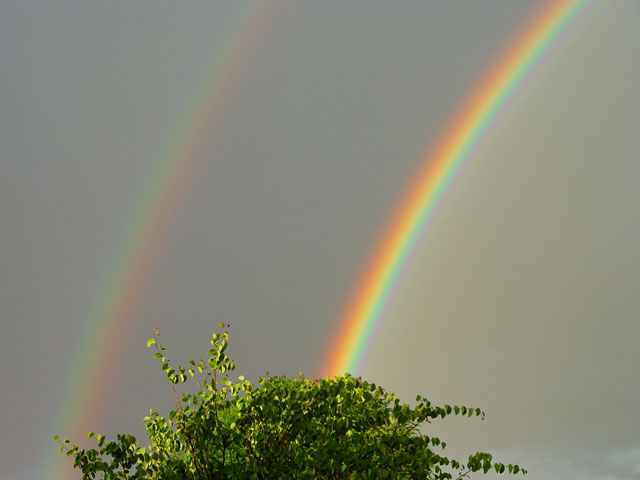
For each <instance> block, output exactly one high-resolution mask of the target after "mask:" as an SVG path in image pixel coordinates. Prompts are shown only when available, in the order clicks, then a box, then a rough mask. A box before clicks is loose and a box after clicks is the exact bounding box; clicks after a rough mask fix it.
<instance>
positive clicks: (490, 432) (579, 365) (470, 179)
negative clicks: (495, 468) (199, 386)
mask: <svg viewBox="0 0 640 480" xmlns="http://www.w3.org/2000/svg"><path fill="white" fill-rule="evenodd" d="M538 6H539V2H537V1H524V0H518V1H506V0H500V1H498V0H487V1H484V2H473V1H458V2H450V1H444V0H439V1H430V2H421V1H395V2H384V1H371V0H366V1H365V0H350V1H349V2H343V1H332V0H328V1H324V2H313V1H295V2H294V1H282V2H272V3H261V2H244V1H242V2H241V1H238V2H221V1H217V2H205V1H202V2H196V1H193V2H191V1H190V2H181V3H180V4H179V5H178V4H176V3H175V2H172V1H164V0H160V1H153V2H151V1H147V0H144V1H139V2H125V1H118V0H117V1H114V2H80V1H66V0H65V1H57V0H56V1H38V0H30V1H26V2H17V1H16V2H12V1H3V2H0V60H1V61H0V105H1V108H0V238H1V242H0V338H1V340H2V341H1V342H0V365H1V366H2V368H1V369H0V385H2V388H1V393H0V480H32V479H45V478H46V479H50V478H57V476H60V472H63V473H62V477H61V478H77V477H78V476H77V475H76V476H72V475H71V474H70V473H69V471H68V470H64V466H63V465H67V467H68V463H67V464H65V463H64V457H63V456H62V455H59V454H57V453H56V451H57V446H56V443H55V442H54V441H53V440H52V437H53V435H55V434H60V435H64V436H66V437H70V436H71V435H72V434H73V432H72V430H73V429H78V428H82V429H83V430H82V431H84V432H86V431H88V430H94V431H97V432H103V433H106V434H108V435H115V434H116V433H133V434H135V435H136V436H138V438H139V439H141V440H142V442H143V443H144V442H145V440H146V436H145V434H144V428H143V423H142V417H143V416H145V415H146V414H147V413H148V410H149V408H155V409H157V410H158V411H159V412H160V413H168V411H169V409H170V408H172V406H173V400H174V399H173V396H172V392H171V389H170V387H169V385H168V384H167V383H166V382H165V381H163V379H164V376H163V373H162V372H161V371H160V368H159V364H158V363H157V362H154V359H153V358H151V352H150V351H148V350H147V349H146V348H145V344H146V339H147V338H148V337H150V336H152V335H153V327H154V326H158V327H159V330H160V333H161V335H162V337H161V338H162V340H163V342H164V344H165V346H166V347H167V349H168V356H169V358H170V359H171V360H173V361H175V362H178V363H180V362H181V363H186V361H188V360H189V359H199V358H202V357H203V356H204V355H205V354H206V349H207V347H208V338H209V337H210V334H211V332H212V331H213V330H215V329H216V328H217V324H218V322H219V321H224V322H228V323H230V324H231V327H230V333H231V346H230V354H231V356H232V357H233V358H234V359H235V361H236V364H237V366H238V373H239V374H244V375H246V376H247V377H248V378H250V379H254V380H255V379H257V377H258V375H261V374H264V373H265V372H267V371H268V372H269V373H271V374H275V375H281V374H284V375H289V376H295V375H297V374H298V372H302V373H304V374H305V376H309V377H313V376H314V375H316V374H317V372H319V371H320V370H321V369H322V366H323V365H322V362H324V361H325V360H324V359H325V355H326V352H327V351H328V350H329V347H330V344H331V341H332V340H333V338H332V336H333V335H334V332H335V331H336V330H338V331H339V326H340V325H341V320H342V315H343V314H344V311H345V308H346V306H347V304H348V302H349V300H350V299H351V298H352V297H353V295H354V292H355V291H356V290H357V287H358V285H359V284H360V282H361V280H362V273H363V271H365V269H366V266H367V262H368V261H369V259H370V257H371V253H372V252H373V251H374V249H375V247H376V246H377V244H378V242H379V241H380V239H381V238H382V237H383V235H384V233H385V231H386V230H387V229H388V228H389V224H390V220H391V218H392V216H393V214H394V212H395V211H396V208H397V206H398V204H399V202H400V201H401V199H402V198H403V194H404V193H406V191H407V188H408V186H409V185H410V183H411V180H412V178H414V177H415V175H416V172H417V171H419V169H420V167H421V166H422V164H423V162H424V152H425V151H427V150H428V149H429V147H431V146H433V145H434V144H435V143H436V142H437V140H438V139H439V138H440V137H441V136H442V134H443V132H444V131H445V129H446V128H447V126H448V124H449V122H450V121H451V119H452V117H453V115H454V114H455V112H456V111H457V110H458V109H459V108H460V107H461V106H462V105H463V104H464V101H465V100H466V99H467V98H468V97H469V96H470V94H471V93H472V92H473V91H474V87H475V86H477V85H478V84H479V81H480V79H481V78H482V76H483V74H484V73H485V72H486V71H487V69H488V68H489V67H490V66H491V65H492V64H493V63H494V62H495V61H496V59H497V58H498V57H499V55H500V53H501V52H503V51H504V50H505V49H506V48H507V47H508V45H509V44H510V42H512V41H513V39H514V38H515V37H516V36H517V34H518V32H519V31H521V30H522V27H523V25H524V24H526V22H527V20H529V19H530V18H532V16H533V15H534V13H535V12H536V9H537V7H538ZM639 50H640V3H638V2H637V1H635V0H611V1H599V0H594V1H593V2H592V3H591V4H590V5H589V6H588V8H587V9H586V10H585V12H584V14H583V15H581V16H580V17H579V18H578V19H577V20H576V22H575V23H574V24H573V25H571V27H570V28H569V29H568V30H567V31H566V32H564V34H563V35H562V36H561V37H560V39H559V40H558V41H557V42H556V44H554V45H553V46H552V47H551V49H550V50H549V52H548V53H547V55H545V56H544V58H543V59H542V60H541V62H540V64H539V65H537V66H536V67H535V68H534V69H533V70H532V72H531V73H530V74H529V75H528V76H527V78H526V79H525V81H524V83H523V84H522V85H521V86H520V87H519V88H518V90H517V91H516V93H515V94H514V96H513V97H512V98H511V100H510V101H509V102H508V103H507V105H506V106H505V107H504V109H503V110H502V111H501V112H500V114H499V115H498V117H497V119H496V121H495V122H494V124H493V125H492V126H491V127H490V129H489V130H488V132H487V133H486V135H484V136H483V138H482V141H481V142H480V143H479V145H478V146H477V147H476V148H475V149H474V151H473V152H472V155H471V157H470V158H469V159H468V161H467V162H466V163H465V165H464V167H463V168H462V169H461V171H460V172H459V173H458V174H457V175H456V177H455V179H454V181H453V182H452V184H451V185H450V187H449V188H448V190H447V192H446V194H445V196H444V198H443V200H442V201H441V203H440V205H439V206H438V208H437V210H436V213H435V215H434V217H433V218H432V220H431V222H430V223H429V225H428V227H427V228H426V230H425V231H424V232H423V234H422V235H421V237H420V239H419V241H418V242H417V244H416V247H415V249H414V250H413V252H412V254H411V255H410V257H409V260H408V262H407V264H406V266H405V268H404V269H403V271H402V273H401V275H400V277H399V278H398V280H397V282H396V284H395V285H394V288H393V294H392V296H391V297H390V299H389V301H388V302H387V305H386V308H385V310H384V312H383V315H382V317H381V320H380V324H379V326H378V328H377V329H376V332H375V335H374V336H373V338H372V340H371V342H370V344H369V347H368V349H367V353H366V356H365V358H364V361H363V364H362V368H361V371H359V372H358V373H359V374H361V375H362V376H363V377H364V378H366V379H368V380H371V381H374V382H376V383H377V384H379V385H382V386H384V387H385V388H387V389H388V390H391V391H393V392H396V393H397V394H398V396H399V397H400V398H401V399H403V400H406V401H408V402H410V401H412V400H413V399H414V398H415V396H416V395H417V394H421V395H423V396H426V397H428V398H429V399H431V400H432V401H434V402H436V403H438V402H439V403H451V404H454V403H457V404H465V405H471V406H474V407H476V406H477V407H480V408H482V409H483V410H484V411H485V412H486V419H485V420H484V421H480V420H477V419H458V418H452V419H446V420H445V421H443V422H441V423H439V424H434V425H432V426H429V428H430V429H431V428H432V429H433V432H437V433H438V434H439V435H440V436H441V437H442V438H443V439H444V440H446V441H447V443H448V447H447V450H446V451H445V452H446V453H449V454H451V455H452V456H456V455H457V456H459V457H462V458H466V456H467V455H468V454H469V453H472V452H475V451H477V450H485V451H489V452H491V453H493V454H494V458H495V459H496V460H499V461H504V462H505V463H514V462H516V463H519V464H520V465H522V466H523V467H525V468H527V469H528V470H529V475H528V476H527V477H526V478H529V479H531V480H552V479H553V480H555V479H558V478H563V479H567V480H573V479H584V480H632V479H640V436H639V434H638V432H640V415H638V410H637V405H638V399H639V398H640V377H639V376H638V373H637V365H638V363H639V362H640V348H638V347H637V344H638V339H639V338H640V322H638V318H639V317H640V298H639V296H638V294H637V286H638V284H639V283H640V253H639V250H638V247H637V246H638V245H640V209H638V205H639V204H640V162H638V160H637V159H638V152H639V151H640V136H639V135H638V125H640V89H638V88H637V85H639V84H640V62H639V61H638V59H639V58H640V55H639V54H640V51H639ZM208 72H209V73H208ZM193 139H197V140H193ZM185 146H187V147H188V146H194V148H193V149H192V150H189V153H188V154H184V158H185V159H188V160H185V161H180V160H179V159H180V158H182V157H180V155H178V154H176V153H175V151H177V150H176V149H178V150H179V149H180V148H182V147H185ZM172 152H174V153H172ZM172 159H173V161H174V162H175V164H179V165H182V166H183V167H184V168H183V169H182V170H179V171H180V172H181V175H182V177H180V178H183V181H181V182H178V181H173V180H174V179H175V178H177V177H179V176H180V175H178V174H175V175H173V176H168V177H167V178H169V180H171V182H169V183H170V184H171V185H172V186H173V188H172V189H165V190H163V189H162V187H161V185H162V181H163V178H165V177H163V175H164V174H166V172H168V171H169V169H168V168H164V167H163V165H168V164H169V163H167V162H171V161H172ZM169 190H171V192H170V193H167V192H168V191H169ZM158 192H160V193H158ZM159 199H160V200H159ZM162 199H164V200H162ZM161 200H162V201H161ZM163 202H164V203H163ZM160 204H161V207H160V206H159V205H160ZM149 205H150V206H149ZM153 212H157V213H155V214H154V213H153ZM153 215H156V217H154V218H156V219H157V221H156V223H155V224H154V227H153V228H152V229H151V230H150V232H151V233H148V234H146V236H145V234H142V233H140V232H144V231H145V230H144V229H143V226H144V225H145V224H146V223H145V222H147V221H148V220H149V218H151V217H153ZM136 239H138V240H136ZM127 252H133V253H132V254H131V256H127ZM140 258H142V259H143V260H144V259H146V260H144V261H143V260H140V261H141V262H142V264H143V265H144V268H143V273H142V274H141V275H140V277H139V278H138V277H136V279H137V280H135V281H132V280H131V278H128V277H127V275H125V274H123V273H119V272H127V271H129V270H127V268H129V267H130V265H133V264H135V262H136V261H138V259H140ZM144 262H146V263H144ZM114 272H115V273H114ZM128 282H129V283H128ZM122 285H124V286H122ZM119 286H120V287H121V288H124V289H125V290H126V292H128V293H130V295H131V298H132V300H131V304H130V308H129V309H128V310H127V315H126V318H125V319H124V320H122V321H120V322H119V323H116V322H111V323H112V324H111V325H108V322H107V320H105V319H107V318H108V317H107V316H105V315H104V314H103V313H102V312H103V310H104V308H103V306H104V305H105V304H108V303H109V298H111V297H110V296H109V295H110V293H109V292H112V291H117V288H118V287H119ZM105 345H106V347H105ZM103 347H104V348H103ZM96 359H99V360H96ZM89 391H91V394H90V395H89V394H88V393H87V392H89ZM79 418H81V420H78V419H79ZM71 439H72V440H73V441H75V442H80V441H81V440H82V439H81V438H71ZM476 477H477V478H479V476H476ZM482 478H488V479H491V478H498V477H497V476H491V475H487V476H485V477H482ZM500 478H502V477H500Z"/></svg>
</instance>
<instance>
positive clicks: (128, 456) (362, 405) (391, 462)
mask: <svg viewBox="0 0 640 480" xmlns="http://www.w3.org/2000/svg"><path fill="white" fill-rule="evenodd" d="M220 326H221V329H222V330H223V331H222V332H221V333H214V334H213V336H212V340H211V349H209V351H208V354H207V360H206V361H205V360H200V361H199V362H198V363H196V362H194V361H190V362H189V365H188V367H186V368H185V367H182V366H178V367H177V368H174V367H172V366H171V365H170V363H169V361H168V360H167V358H166V356H165V353H164V351H165V348H164V346H163V345H162V344H160V343H158V341H157V340H158V336H159V334H158V330H157V328H156V329H155V334H154V337H153V338H150V339H149V340H148V342H147V347H152V346H153V347H155V349H156V352H155V354H154V357H156V358H158V359H159V360H160V362H161V364H162V370H163V371H164V372H165V374H166V376H167V379H168V380H169V383H170V384H171V388H172V390H173V392H174V394H175V396H176V407H175V409H174V410H172V411H170V412H169V416H168V417H167V418H165V417H162V416H160V415H159V414H158V413H157V412H156V411H154V410H151V412H150V415H149V416H148V417H145V418H144V419H143V420H144V423H145V426H146V430H147V432H148V435H149V440H150V442H151V443H150V445H147V446H146V447H141V446H139V445H138V443H137V441H136V438H135V437H134V436H132V435H118V436H117V439H116V440H114V441H107V440H106V439H105V437H104V436H102V435H98V434H95V433H93V432H90V433H89V434H88V437H89V438H95V440H96V441H97V449H89V450H86V449H82V448H80V447H78V446H77V445H70V442H69V440H65V439H60V438H59V437H58V436H56V437H54V438H55V439H56V440H58V441H59V442H60V444H61V445H60V450H61V451H63V450H66V454H67V455H68V456H74V457H75V462H74V467H75V468H76V469H79V470H80V471H82V475H83V476H82V478H83V480H86V479H95V478H96V476H97V475H98V478H102V479H104V480H143V479H145V480H150V479H157V480H209V479H285V478H286V479H360V478H372V479H374V478H375V479H378V478H380V479H384V478H390V479H429V480H436V479H461V478H463V477H467V476H468V475H469V473H470V472H477V471H482V472H484V473H487V472H488V471H489V470H490V469H494V470H495V471H496V472H498V473H504V472H505V471H508V472H510V473H514V474H515V473H518V472H522V473H526V470H523V469H521V468H520V467H519V466H518V465H507V466H505V465H504V464H501V463H493V462H492V456H491V455H490V454H488V453H483V452H478V453H476V454H474V455H470V456H469V458H468V460H467V462H464V463H463V462H461V461H458V460H455V459H449V458H447V457H445V456H443V455H442V454H440V453H437V452H436V451H435V450H436V449H444V448H445V446H446V444H445V442H443V441H441V440H440V439H439V438H437V437H433V436H432V437H430V436H428V435H426V434H422V433H421V432H420V428H421V427H422V426H424V425H425V424H428V423H431V421H432V420H434V419H436V418H438V417H440V418H445V417H446V416H447V415H451V414H454V415H464V416H469V417H471V416H474V415H475V416H481V417H482V418H484V412H482V411H481V410H480V409H477V408H476V409H472V408H468V407H465V406H458V405H453V406H452V405H445V406H443V407H440V406H436V405H432V404H431V402H429V401H428V400H427V399H426V398H423V397H421V396H418V397H417V398H416V406H415V407H411V406H409V405H407V404H403V403H401V402H400V401H399V400H398V398H396V397H395V395H394V394H393V393H391V392H387V391H386V390H384V389H383V388H382V387H379V386H376V385H375V384H373V383H369V382H367V381H364V380H362V379H361V378H354V377H352V376H350V375H348V374H346V375H343V376H340V377H336V378H332V379H329V378H325V379H319V380H310V379H307V378H304V377H303V376H302V375H300V378H286V377H276V376H269V375H267V376H266V377H265V378H260V379H259V381H258V383H257V385H254V384H252V383H251V382H249V381H248V380H246V379H245V378H244V377H242V376H239V377H238V379H237V381H236V382H233V381H231V380H230V379H229V375H228V372H230V371H232V370H234V369H235V364H234V362H233V360H232V359H231V358H229V357H228V356H227V355H226V353H225V352H226V349H227V345H228V341H229V333H228V331H227V330H226V329H225V328H226V327H228V326H229V325H228V324H222V323H221V324H220ZM196 375H198V376H200V377H201V378H202V379H201V381H200V382H198V387H199V389H198V390H197V392H196V393H193V394H192V393H184V394H182V395H178V393H177V391H176V389H175V385H176V384H178V383H184V382H185V381H186V380H187V379H188V377H189V376H190V377H193V376H196Z"/></svg>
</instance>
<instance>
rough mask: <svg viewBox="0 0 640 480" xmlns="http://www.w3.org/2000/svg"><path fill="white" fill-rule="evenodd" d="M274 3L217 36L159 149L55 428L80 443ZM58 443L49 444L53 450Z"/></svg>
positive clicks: (253, 2) (49, 472)
mask: <svg viewBox="0 0 640 480" xmlns="http://www.w3.org/2000/svg"><path fill="white" fill-rule="evenodd" d="M276 5H277V3H276V2H275V1H270V0H248V1H244V2H238V3H237V6H236V7H234V11H233V13H232V15H231V18H230V20H229V22H228V24H227V26H226V29H225V31H223V32H222V33H221V34H220V35H218V36H216V38H215V46H214V48H213V49H212V54H213V55H212V57H211V58H210V60H209V61H208V62H207V65H206V68H205V71H204V73H203V74H202V75H201V76H200V77H199V78H200V79H201V80H200V82H199V84H198V85H197V86H196V87H195V88H194V90H193V93H192V94H191V95H190V99H189V101H188V102H187V105H186V107H185V109H184V111H183V114H182V116H181V117H180V118H179V121H178V122H177V125H176V127H175V129H174V131H173V133H172V134H171V135H169V136H168V137H167V139H166V142H165V144H164V145H163V147H162V148H161V150H160V154H159V155H158V159H157V161H156V164H155V166H154V168H153V171H152V172H151V174H150V176H149V180H148V182H147V183H146V185H145V187H144V189H143V191H142V193H141V196H140V200H139V202H138V204H137V205H136V206H135V207H134V208H133V213H132V215H131V217H130V219H129V222H128V228H127V229H126V230H125V232H124V235H123V236H122V238H121V241H120V243H119V246H118V248H116V251H115V254H114V256H113V259H112V261H111V262H110V264H109V270H108V272H107V274H106V278H105V281H104V282H103V287H102V288H101V290H100V291H99V292H98V295H97V301H96V302H95V305H94V307H93V312H92V313H91V315H90V317H89V322H88V324H87V326H86V327H85V331H84V332H83V335H82V338H83V340H82V341H81V342H80V344H79V349H78V351H77V352H76V353H75V354H74V361H73V366H72V368H70V369H69V373H68V374H67V376H68V378H69V380H68V386H67V388H65V389H64V391H65V392H66V393H65V397H64V398H63V399H61V400H60V406H59V408H58V411H59V413H58V415H57V418H56V419H55V420H54V423H55V425H54V427H53V429H54V431H55V433H60V434H62V435H64V436H66V437H67V438H70V439H72V441H74V442H78V441H79V440H80V439H81V438H82V437H83V436H84V435H85V434H86V432H87V430H88V429H89V428H92V429H93V428H95V427H96V419H99V418H100V412H101V411H102V410H103V409H104V402H105V401H106V399H108V392H109V391H110V390H111V388H112V387H113V384H114V383H115V381H116V380H117V376H118V374H119V373H120V372H121V371H122V368H121V367H122V365H121V364H122V361H123V357H124V355H122V351H121V350H122V348H123V347H122V346H121V343H122V342H121V341H122V339H123V338H126V336H127V331H128V330H129V329H130V328H131V326H132V324H133V323H135V317H136V312H137V308H138V306H139V305H140V304H141V302H142V301H143V299H144V296H145V293H146V291H147V289H148V287H149V284H150V281H151V277H152V274H153V267H154V265H155V264H156V261H157V259H158V258H159V256H160V254H161V251H162V248H163V238H165V236H166V235H165V234H166V232H167V229H168V227H169V225H170V224H171V222H172V220H173V218H174V217H175V216H176V213H177V211H178V207H179V204H180V201H181V199H182V198H184V196H185V191H186V189H187V187H188V186H189V185H190V183H191V181H192V180H193V178H194V176H195V174H196V173H197V172H198V170H199V168H200V163H201V162H202V161H203V156H204V155H203V154H204V152H205V150H206V149H207V148H208V147H210V145H211V144H212V142H213V136H214V135H215V132H216V122H217V121H218V120H219V119H220V117H221V113H222V112H223V110H224V107H225V103H227V102H229V101H230V99H231V98H232V97H233V89H234V88H237V86H238V84H239V83H240V82H239V78H240V76H241V74H242V71H243V69H244V68H245V67H246V66H247V64H248V63H249V60H250V59H251V58H252V57H253V54H254V51H255V50H256V49H257V47H258V45H259V44H260V41H259V40H260V38H261V35H262V34H263V33H264V30H265V28H266V26H267V25H268V24H269V21H270V18H271V17H272V16H273V15H274V13H275V12H276V8H275V7H276ZM49 444H51V441H49V442H48V445H47V447H49V446H50V445H49ZM66 467H68V464H67V463H65V462H64V457H63V456H62V455H60V452H59V451H58V449H57V448H56V447H55V445H53V449H51V448H47V458H46V459H45V460H44V466H43V467H42V468H41V469H40V470H41V472H42V473H43V474H42V475H40V476H41V477H42V478H51V477H54V476H56V477H57V478H60V479H62V478H70V476H72V474H71V473H70V471H68V470H67V468H66Z"/></svg>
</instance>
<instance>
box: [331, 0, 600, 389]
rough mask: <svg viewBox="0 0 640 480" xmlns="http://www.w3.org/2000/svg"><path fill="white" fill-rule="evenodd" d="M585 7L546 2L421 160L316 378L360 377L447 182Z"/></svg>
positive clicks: (580, 2) (576, 0) (579, 2)
mask: <svg viewBox="0 0 640 480" xmlns="http://www.w3.org/2000/svg"><path fill="white" fill-rule="evenodd" d="M589 3H590V0H551V1H548V2H546V3H545V4H544V6H543V7H542V8H541V9H540V10H539V12H538V13H536V14H535V15H534V17H533V19H532V21H531V22H530V23H529V24H528V25H527V26H525V28H524V29H523V30H522V33H521V34H520V35H518V37H517V38H516V39H515V41H514V42H512V43H511V45H510V46H509V48H508V49H507V51H506V52H505V54H503V55H502V56H501V57H500V58H499V60H498V62H497V63H496V64H495V65H494V66H493V67H492V68H491V69H490V70H489V74H488V75H487V76H486V78H485V79H484V80H483V81H482V82H481V83H480V84H479V87H477V88H475V89H474V93H473V94H472V95H471V97H470V99H469V101H468V102H466V104H465V105H464V107H463V108H462V110H461V111H460V112H459V113H458V115H457V116H456V117H455V118H454V121H453V123H452V124H451V125H450V127H449V128H448V129H447V130H446V131H445V135H444V136H443V137H442V139H441V140H440V141H439V142H438V144H437V146H436V148H435V149H434V150H433V151H431V152H429V153H428V154H427V155H425V158H424V161H423V162H422V163H423V165H424V167H423V169H422V170H421V171H420V172H419V173H418V175H417V176H416V179H417V180H416V181H415V183H414V184H413V185H412V186H411V188H410V189H409V193H408V195H407V196H406V197H405V198H404V200H403V201H402V202H401V204H400V208H399V209H398V210H397V213H396V214H395V216H394V217H393V219H392V221H391V222H390V227H389V228H388V229H387V230H386V231H385V232H386V233H385V235H384V237H383V239H382V241H381V242H380V244H379V247H378V248H377V250H376V251H375V254H374V256H373V258H372V260H371V261H370V263H369V265H368V267H367V269H366V271H365V273H364V275H363V276H362V280H361V282H360V283H359V284H358V286H357V289H356V292H355V295H354V296H353V298H352V299H351V301H350V303H349V305H348V307H347V309H346V312H345V314H344V316H343V319H342V321H341V322H340V323H339V326H338V330H337V332H336V333H335V336H334V338H333V340H332V344H331V345H330V349H329V351H328V354H327V357H326V359H325V360H324V362H323V364H322V366H321V369H322V370H321V372H320V376H323V377H324V376H336V375H341V374H342V373H344V372H350V373H357V372H358V370H359V368H360V366H361V364H362V361H363V358H364V355H365V352H366V349H367V347H368V345H369V344H370V343H371V338H372V335H373V333H374V331H375V329H376V327H377V325H378V324H379V322H380V318H381V316H382V310H383V309H384V306H385V303H386V302H387V300H388V298H389V295H390V292H391V290H392V287H393V285H394V284H395V283H396V282H397V280H398V276H399V275H400V273H401V270H402V268H403V266H404V265H405V264H406V262H407V259H408V257H409V254H410V253H411V252H412V250H413V249H414V247H415V245H416V243H417V242H418V239H419V238H420V236H421V233H422V232H423V231H424V230H425V228H426V226H427V224H428V222H429V219H430V218H431V217H432V214H433V212H434V210H435V208H436V206H437V205H438V202H439V201H440V199H441V198H442V196H443V194H444V192H445V191H446V189H447V187H448V186H449V185H450V184H451V181H452V179H453V178H454V176H455V175H456V173H457V172H458V171H459V170H460V167H461V166H462V165H463V164H464V162H465V161H466V160H467V159H468V158H469V157H470V154H471V152H472V150H473V148H474V147H475V146H476V145H477V144H478V141H479V140H480V138H481V137H482V136H483V134H485V133H486V131H487V128H488V127H489V126H490V125H491V123H492V122H493V121H494V120H495V118H496V115H497V114H498V112H499V111H500V109H501V108H502V107H503V106H504V105H505V103H506V102H507V100H508V99H509V98H510V97H511V96H512V95H513V93H514V92H515V90H516V89H517V88H518V87H519V86H520V85H521V84H522V82H523V80H524V79H525V77H526V76H527V75H528V74H529V73H530V72H531V70H532V69H533V67H534V66H535V65H536V64H537V63H538V62H539V60H540V58H541V57H542V56H543V55H544V54H545V53H546V52H548V51H549V49H550V47H551V46H552V45H554V44H555V43H556V42H557V40H558V38H559V36H561V35H562V33H563V32H565V31H566V30H567V28H568V27H569V25H571V24H572V23H574V20H575V19H576V18H577V16H578V15H579V14H580V12H582V11H584V9H585V7H586V6H587V4H589Z"/></svg>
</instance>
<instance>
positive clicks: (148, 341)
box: [147, 338, 156, 348]
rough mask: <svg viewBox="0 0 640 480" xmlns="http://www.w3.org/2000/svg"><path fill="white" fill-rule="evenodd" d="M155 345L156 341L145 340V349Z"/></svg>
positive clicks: (152, 339)
mask: <svg viewBox="0 0 640 480" xmlns="http://www.w3.org/2000/svg"><path fill="white" fill-rule="evenodd" d="M155 343H156V339H155V338H150V339H149V340H147V348H149V347H150V346H151V345H153V344H155Z"/></svg>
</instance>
